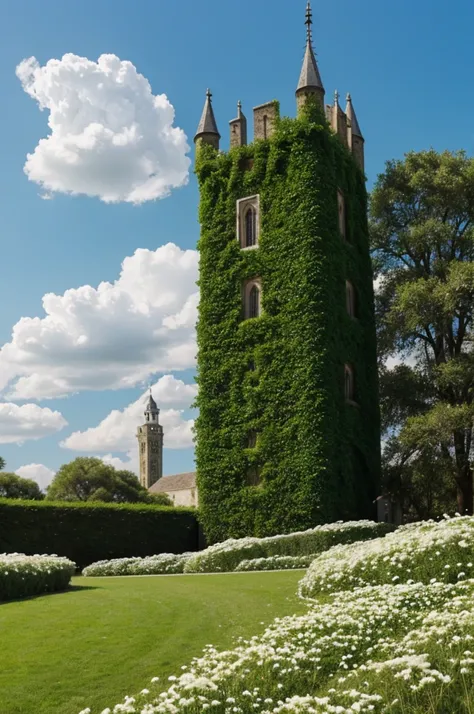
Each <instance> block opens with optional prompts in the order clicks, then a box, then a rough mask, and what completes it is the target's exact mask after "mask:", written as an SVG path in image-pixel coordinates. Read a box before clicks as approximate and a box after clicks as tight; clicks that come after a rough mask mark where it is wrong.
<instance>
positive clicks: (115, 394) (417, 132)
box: [0, 0, 474, 473]
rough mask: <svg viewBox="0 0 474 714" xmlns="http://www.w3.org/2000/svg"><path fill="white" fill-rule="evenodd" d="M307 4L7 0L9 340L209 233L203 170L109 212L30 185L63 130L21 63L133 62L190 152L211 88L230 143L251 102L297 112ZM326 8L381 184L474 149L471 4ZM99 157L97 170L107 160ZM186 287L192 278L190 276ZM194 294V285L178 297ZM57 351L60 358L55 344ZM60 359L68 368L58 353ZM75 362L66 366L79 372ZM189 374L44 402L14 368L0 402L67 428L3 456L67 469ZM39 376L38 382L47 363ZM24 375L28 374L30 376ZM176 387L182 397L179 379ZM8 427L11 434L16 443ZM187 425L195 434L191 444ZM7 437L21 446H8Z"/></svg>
mask: <svg viewBox="0 0 474 714" xmlns="http://www.w3.org/2000/svg"><path fill="white" fill-rule="evenodd" d="M454 8H455V10H454ZM304 10H305V1H304V0H298V1H295V0H291V2H290V0H275V1H274V2H272V3H270V2H263V1H260V2H255V0H253V1H250V0H241V2H240V3H238V4H236V3H230V2H224V1H223V0H201V2H199V3H196V2H192V1H191V0H181V2H179V3H178V2H173V3H171V2H169V1H168V0H166V1H165V0H156V1H155V2H153V3H152V2H146V1H145V0H135V2H133V3H131V2H124V1H123V0H114V1H113V2H112V1H111V0H101V2H94V3H92V2H90V1H89V0H82V2H81V3H72V2H69V3H68V2H64V1H62V2H56V1H55V2H52V1H50V0H43V1H42V2H41V3H38V2H36V0H23V2H21V3H18V2H13V1H10V0H9V1H5V0H4V1H3V2H1V3H0V27H1V28H2V29H1V33H2V37H1V42H0V82H1V87H2V90H3V92H2V95H3V112H2V113H1V114H0V142H1V147H0V155H1V157H2V161H1V163H0V190H1V193H2V198H3V200H2V211H1V212H0V232H1V233H0V234H1V246H2V263H1V264H2V268H3V270H2V280H1V292H2V300H1V301H0V345H2V344H4V345H6V344H8V343H10V342H11V335H12V329H13V327H14V326H15V325H17V323H18V322H19V320H20V319H21V318H25V317H28V318H35V317H37V318H44V311H43V308H42V298H43V295H45V294H47V293H55V294H56V295H58V296H62V295H63V294H64V292H65V291H67V290H70V289H76V288H80V287H81V286H85V285H90V286H91V287H92V288H94V289H96V288H97V286H98V285H99V283H101V282H102V281H110V282H111V283H113V282H114V281H115V280H117V279H118V277H119V273H120V266H121V263H122V261H123V260H124V259H125V258H126V257H127V256H133V254H134V252H135V251H136V250H137V249H148V251H150V252H154V251H156V250H157V249H159V248H160V246H163V245H165V244H167V243H169V242H172V243H174V244H176V245H177V246H179V248H180V249H182V250H187V249H194V248H195V245H196V241H197V238H198V230H199V227H198V222H197V205H198V194H197V187H196V182H195V179H194V176H193V174H192V167H191V172H190V177H189V183H188V184H187V185H185V186H182V187H181V188H174V189H173V190H172V191H171V194H170V195H169V196H168V197H167V198H164V199H162V200H149V201H146V202H143V203H141V204H140V205H134V204H133V203H130V202H126V201H121V202H116V203H105V202H103V201H101V200H100V198H99V197H89V196H82V195H81V196H70V195H67V194H66V193H64V192H61V191H59V192H54V195H53V196H52V200H42V198H41V196H40V194H41V193H42V190H41V187H40V186H39V185H38V183H36V182H34V181H30V180H28V178H27V176H26V175H25V173H24V171H23V166H24V164H25V160H26V155H27V154H28V153H32V152H33V151H34V150H35V147H36V146H37V145H38V142H39V141H40V139H42V138H45V137H47V136H48V134H49V133H50V130H49V129H48V115H49V112H48V110H45V111H39V108H38V104H37V102H36V101H34V99H32V97H31V96H28V94H27V93H26V92H25V91H24V89H23V88H22V84H21V82H20V80H19V79H18V77H17V76H16V75H15V68H16V66H17V65H18V64H19V63H20V62H21V61H22V60H23V59H25V58H28V57H31V56H34V57H36V59H37V61H38V63H39V65H41V66H44V65H45V64H46V62H48V60H51V59H53V58H55V59H58V60H59V59H61V58H62V56H63V55H64V54H65V53H73V54H75V55H78V56H80V57H85V58H88V60H90V61H92V62H97V59H98V57H99V56H100V55H102V54H104V53H106V54H107V53H111V54H115V55H116V56H117V57H119V58H120V60H129V61H130V62H131V63H132V64H133V65H134V66H135V68H136V70H137V72H139V73H140V74H142V75H143V76H144V77H145V78H146V79H147V80H148V81H149V83H150V84H151V88H152V92H153V94H154V95H161V94H166V96H167V97H168V99H169V101H170V102H171V104H172V105H173V107H174V109H175V113H176V117H175V124H174V125H175V126H177V127H180V128H181V129H182V130H183V131H184V132H185V134H186V135H187V137H188V143H189V146H190V147H191V150H190V154H189V156H190V157H191V158H192V157H193V143H192V138H193V136H194V132H195V129H196V126H197V123H198V121H199V117H200V114H201V111H202V106H203V102H204V95H205V90H206V88H207V87H208V86H210V87H211V89H212V91H213V101H214V109H215V113H216V117H217V121H218V125H219V128H220V131H221V134H222V136H223V140H222V142H221V148H226V147H227V145H228V122H229V120H230V119H232V118H234V116H235V113H236V102H237V100H238V99H241V100H242V102H243V108H244V112H245V113H246V114H247V117H249V118H251V108H252V107H253V106H255V105H257V104H261V103H263V102H265V101H268V100H270V99H274V98H277V99H279V100H280V102H281V109H282V112H283V113H284V114H287V115H294V112H295V101H294V89H295V86H296V83H297V79H298V75H299V70H300V66H301V60H302V57H303V52H304V45H305V27H304ZM313 11H314V27H313V30H314V43H315V49H316V52H317V55H318V61H319V66H320V71H321V75H322V78H323V82H324V84H325V87H326V99H327V100H330V99H331V98H332V94H333V91H334V89H335V88H337V89H338V90H339V92H340V94H341V95H342V96H343V97H344V96H345V93H346V92H347V91H350V92H351V94H352V98H353V102H354V106H355V109H356V112H357V115H358V119H359V122H360V125H361V128H362V131H363V133H364V135H365V138H366V171H367V175H368V179H369V186H370V185H371V183H372V182H373V180H374V178H375V177H376V175H377V173H379V172H381V171H382V170H383V167H384V163H385V161H386V160H387V159H389V158H395V157H401V156H402V155H403V153H404V152H406V151H408V150H410V149H415V150H420V149H424V148H429V147H431V146H432V147H434V148H435V149H437V150H442V149H445V148H448V149H458V148H463V149H465V150H466V151H467V152H468V153H469V154H472V153H473V143H474V127H473V122H472V116H473V114H474V95H473V94H472V92H471V91H470V90H471V87H472V66H473V60H472V49H471V47H472V39H471V37H472V27H473V24H474V6H473V5H472V3H470V2H468V1H467V0H458V2H457V3H455V4H451V5H449V4H447V3H444V2H441V1H440V0H434V1H433V0H431V2H428V0H418V2H417V3H413V2H409V1H408V0H399V2H397V3H390V4H388V3H381V2H380V1H378V2H377V1H376V0H359V2H357V3H354V2H349V1H348V0H341V2H339V3H337V4H336V3H316V2H313ZM84 97H86V95H84V94H83V100H84V101H86V102H87V97H86V98H85V99H84ZM95 160H97V161H100V160H101V158H100V156H99V157H96V159H95ZM103 161H104V162H106V161H107V156H105V155H104V157H103ZM106 173H107V172H106V171H105V175H106ZM60 179H61V180H62V178H61V177H60ZM147 255H151V253H150V254H147ZM191 272H192V271H191ZM180 275H181V273H180ZM183 275H184V274H183ZM151 279H152V280H153V278H151ZM186 279H188V280H189V274H188V273H186V275H185V276H184V277H183V280H186ZM191 282H192V281H191ZM158 283H159V281H158ZM158 283H157V285H156V286H155V287H156V289H157V290H159V289H160V285H159V284H158ZM187 289H188V293H189V294H191V293H192V292H193V286H192V285H189V286H188V288H187ZM183 290H184V288H183ZM186 294H187V293H186V290H184V292H182V295H181V297H182V296H183V295H184V296H185V297H186ZM183 299H184V298H183ZM111 329H113V325H112V327H111ZM140 339H142V338H141V337H140V335H138V336H137V335H133V334H132V333H131V332H128V331H127V330H124V334H123V335H122V336H121V338H120V339H118V343H117V344H118V346H117V345H116V346H115V347H114V351H115V353H118V352H120V350H121V346H120V345H123V349H124V351H127V350H130V344H133V341H134V340H140ZM45 349H46V347H45ZM47 349H52V350H54V343H52V345H50V346H49V347H48V348H47ZM139 350H140V345H137V352H138V351H139ZM81 354H82V353H78V354H77V355H73V356H72V357H71V355H69V357H68V359H71V360H72V362H71V368H74V369H78V370H81V369H82V371H83V372H84V371H86V372H87V370H88V369H89V370H90V372H93V371H94V365H93V364H92V363H88V364H85V365H83V366H82V367H81V365H80V364H78V363H79V362H80V360H81ZM118 358H120V355H118ZM57 361H58V362H60V361H61V357H60V350H58V354H57ZM125 361H126V360H125ZM88 365H89V366H88ZM59 366H61V365H59ZM62 366H63V368H64V367H65V368H67V363H65V364H63V365H62ZM179 366H180V365H176V364H174V363H173V362H172V361H171V362H169V365H168V367H167V368H163V369H160V370H157V371H156V372H155V373H154V374H149V375H148V376H144V375H143V374H142V375H141V377H140V379H138V381H136V383H135V384H133V376H131V377H130V380H129V386H127V387H126V388H120V389H117V388H113V389H111V388H109V387H110V385H106V383H105V381H104V384H103V385H101V382H100V379H98V380H96V382H95V384H94V386H95V389H93V390H92V389H90V388H88V387H87V379H86V380H85V382H84V384H85V385H86V386H85V387H81V388H79V389H78V390H71V391H70V392H68V396H66V397H65V398H60V399H59V398H52V399H44V398H40V399H38V400H36V399H35V398H34V397H35V395H34V394H33V395H32V394H30V395H29V396H28V398H26V399H19V398H12V396H11V395H10V396H8V394H9V392H11V390H12V385H14V383H15V379H17V378H18V376H19V375H18V374H17V375H16V376H15V377H14V378H13V379H12V381H11V382H10V384H9V385H8V386H4V391H3V393H2V395H0V408H1V405H2V403H3V405H5V404H9V405H11V404H17V405H20V406H24V405H29V404H30V405H31V404H33V405H38V408H39V409H41V410H42V409H49V410H52V411H53V412H60V414H61V415H62V419H63V420H65V421H67V426H64V427H63V428H62V429H61V430H58V429H59V426H60V423H61V420H60V418H59V417H54V418H52V417H51V416H50V415H46V417H45V419H46V422H48V424H49V423H51V424H53V426H52V427H51V429H50V428H49V426H48V425H47V426H46V427H44V419H43V416H44V412H38V411H36V412H34V414H33V417H32V419H33V421H32V424H31V427H29V428H30V429H31V430H30V431H29V432H28V434H29V435H37V434H38V433H43V431H44V432H48V429H49V432H50V433H49V432H48V433H47V435H46V436H44V437H43V438H38V439H25V430H22V429H21V425H20V427H19V426H18V424H15V425H13V426H12V428H11V429H9V427H8V422H5V421H4V422H2V421H1V419H0V453H1V454H2V455H3V456H4V457H5V458H6V460H7V468H8V470H12V471H13V470H16V469H18V468H19V467H22V466H24V465H28V464H43V465H45V466H46V467H47V468H48V469H51V470H55V469H57V468H58V467H59V466H60V464H61V463H64V462H66V461H69V460H70V459H72V458H74V457H75V456H76V455H84V454H87V453H99V452H98V451H97V450H96V448H95V447H96V446H97V440H98V439H99V437H100V433H105V431H104V430H105V429H106V428H107V422H106V424H105V425H104V426H103V427H102V432H97V433H95V436H94V439H93V440H92V441H91V444H92V446H91V448H90V451H87V441H85V440H84V438H82V441H81V450H79V449H75V448H69V449H66V448H61V447H60V446H59V443H60V442H61V441H63V440H65V439H67V437H68V436H69V435H70V434H71V433H73V432H80V433H84V432H85V431H86V430H87V429H90V428H96V427H97V426H98V425H100V423H101V422H102V420H104V419H106V418H107V417H108V415H110V413H111V411H112V410H119V414H118V415H116V417H117V420H118V421H120V419H121V418H122V417H121V416H120V410H124V409H125V408H127V407H128V406H129V405H131V404H133V403H134V402H135V401H136V400H137V399H138V398H139V397H140V396H141V395H142V393H143V390H144V388H145V385H146V383H147V381H148V379H150V380H151V381H152V382H157V381H158V380H159V379H160V377H161V376H162V375H165V374H168V375H169V374H172V375H174V378H175V380H178V381H179V382H184V383H185V384H186V385H190V384H192V383H193V369H192V366H190V365H189V364H186V365H185V366H186V369H184V370H180V369H177V368H176V369H175V367H179ZM181 366H182V365H181ZM2 369H5V367H2V364H1V363H0V382H1V379H2V374H1V370H2ZM31 369H32V373H33V372H34V371H35V369H36V367H34V365H33V366H32V367H31ZM54 369H55V367H54V368H52V371H54ZM21 374H22V375H23V376H26V377H28V368H25V369H24V370H23V372H22V373H21ZM3 376H4V380H3V381H5V374H4V375H3ZM135 376H136V374H135ZM165 386H166V388H167V389H168V388H169V389H170V390H171V392H173V389H174V387H176V384H175V383H174V382H167V385H165ZM102 387H103V388H102ZM164 388H165V387H163V389H164ZM176 388H177V389H178V391H179V390H180V389H181V391H183V389H184V387H180V386H179V384H178V385H177V387H176ZM74 391H76V393H74ZM184 391H185V392H186V394H184V392H183V394H181V396H180V397H179V398H178V399H177V401H176V403H173V398H172V396H169V399H168V397H167V398H166V399H168V401H167V403H166V404H165V405H162V406H163V409H165V410H166V409H171V410H175V412H176V411H179V412H180V415H177V414H175V415H174V418H175V419H178V421H179V419H180V420H181V421H180V422H179V423H178V422H177V426H176V429H177V431H176V438H175V440H174V445H175V446H178V447H179V448H167V449H166V451H165V473H175V472H177V471H181V470H187V469H190V468H192V464H193V450H192V448H191V447H190V446H189V433H188V432H189V430H188V428H187V424H188V421H189V419H191V418H192V416H193V415H192V412H191V411H190V410H189V405H190V403H191V399H190V398H189V399H188V400H187V397H189V396H190V393H191V392H190V390H187V391H186V390H185V389H184ZM163 394H165V392H163ZM40 396H41V395H40ZM165 401H166V400H165ZM10 412H11V414H12V416H11V417H10ZM135 412H136V409H135ZM135 412H134V413H135ZM32 413H33V412H32ZM4 414H5V419H6V420H8V419H9V418H12V419H16V420H17V421H18V418H21V414H22V413H16V412H14V410H13V408H11V407H9V408H8V409H5V412H4ZM25 414H26V412H25ZM42 415H43V416H42ZM29 418H30V417H29ZM127 418H128V420H129V421H128V422H127V423H129V424H130V423H131V421H130V419H132V421H133V418H132V417H131V416H130V414H129V415H128V417H127ZM35 420H36V421H35ZM38 420H39V422H40V424H39V431H38V432H36V431H35V429H36V428H37V427H38ZM122 422H123V419H122ZM51 424H50V425H51ZM54 424H56V426H54ZM122 428H123V423H122ZM134 428H135V426H132V429H134ZM2 429H3V430H5V431H4V433H6V432H8V433H9V434H10V436H9V437H8V438H7V437H4V439H3V440H2V434H1V430H2ZM18 429H19V432H18V436H16V434H17V432H16V430H18ZM42 429H43V431H42ZM180 429H181V430H182V431H183V430H184V432H186V434H188V436H187V437H186V436H185V437H183V438H180V437H179V434H178V432H179V430H180ZM184 432H183V433H184ZM118 434H119V435H118V436H117V437H116V438H115V441H114V439H112V438H111V439H110V445H111V448H110V449H107V451H102V452H101V453H102V455H103V454H104V453H107V454H111V455H112V456H113V457H119V458H120V459H122V460H123V461H124V462H125V463H127V459H130V458H131V456H130V453H129V451H130V450H129V449H128V448H125V446H124V443H122V442H121V441H120V439H121V438H122V437H121V436H120V430H119V432H118ZM5 440H8V442H9V443H2V441H5ZM19 442H22V443H19ZM74 443H76V444H77V443H79V442H77V440H76V442H74ZM165 443H166V436H165ZM84 444H85V446H84ZM168 445H170V444H169V441H168ZM122 447H123V448H122ZM127 454H128V455H127Z"/></svg>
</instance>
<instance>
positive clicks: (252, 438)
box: [247, 429, 257, 449]
mask: <svg viewBox="0 0 474 714" xmlns="http://www.w3.org/2000/svg"><path fill="white" fill-rule="evenodd" d="M256 446H257V432H256V431H254V430H253V429H252V431H249V433H248V435H247V449H255V447H256Z"/></svg>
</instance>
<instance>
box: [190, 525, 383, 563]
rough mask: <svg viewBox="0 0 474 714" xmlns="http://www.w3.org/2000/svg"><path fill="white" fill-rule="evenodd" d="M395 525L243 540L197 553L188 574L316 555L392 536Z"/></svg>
mask: <svg viewBox="0 0 474 714" xmlns="http://www.w3.org/2000/svg"><path fill="white" fill-rule="evenodd" d="M392 530H393V526H391V525H388V524H386V523H373V522H372V521H353V522H348V523H342V522H339V523H329V524H327V525H324V526H317V527H316V528H312V529H310V530H307V531H302V532H299V533H289V534H288V535H280V536H271V537H269V538H239V539H238V540H236V539H230V540H226V541H224V542H223V543H217V544H216V545H211V546H210V547H209V548H206V550H203V551H201V552H199V553H194V554H193V555H192V556H191V557H190V558H189V559H188V561H187V562H186V565H185V567H184V572H185V573H217V572H230V571H233V570H235V569H236V568H237V566H238V565H239V564H240V563H241V562H242V561H243V560H254V559H256V558H270V557H273V556H276V555H291V556H301V555H313V554H314V553H321V552H322V551H324V550H327V549H328V548H331V546H333V545H336V544H337V543H353V542H354V541H359V540H369V539H371V538H377V537H379V536H383V535H385V534H386V533H389V532H390V531H392Z"/></svg>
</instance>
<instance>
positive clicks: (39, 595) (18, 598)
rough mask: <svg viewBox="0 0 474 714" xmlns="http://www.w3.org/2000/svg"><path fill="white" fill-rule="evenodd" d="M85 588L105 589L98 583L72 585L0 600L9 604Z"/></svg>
mask: <svg viewBox="0 0 474 714" xmlns="http://www.w3.org/2000/svg"><path fill="white" fill-rule="evenodd" d="M83 590H103V588H101V587H99V586H97V585H71V586H70V587H68V588H66V589H65V590H55V591H54V592H47V591H46V592H43V593H36V595H25V596H24V597H17V598H11V600H0V606H1V605H8V604H10V603H12V602H27V601H29V600H37V599H38V598H41V597H48V598H49V597H54V596H55V595H68V594H69V593H77V592H81V591H83Z"/></svg>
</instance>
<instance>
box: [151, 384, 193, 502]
mask: <svg viewBox="0 0 474 714" xmlns="http://www.w3.org/2000/svg"><path fill="white" fill-rule="evenodd" d="M163 436H164V435H163V427H162V426H161V424H160V410H159V409H158V406H157V404H156V402H155V400H154V399H153V395H152V393H151V389H150V395H149V397H148V401H147V404H146V408H145V423H144V424H143V425H142V426H139V427H138V429H137V439H138V451H139V459H140V483H141V484H142V486H144V487H145V488H147V489H148V490H149V491H150V493H165V494H166V495H167V496H169V498H170V499H171V500H172V501H173V503H174V505H175V506H194V507H196V506H197V505H198V494H197V486H196V474H195V473H194V472H190V473H185V474H175V475H173V476H163Z"/></svg>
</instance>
